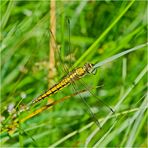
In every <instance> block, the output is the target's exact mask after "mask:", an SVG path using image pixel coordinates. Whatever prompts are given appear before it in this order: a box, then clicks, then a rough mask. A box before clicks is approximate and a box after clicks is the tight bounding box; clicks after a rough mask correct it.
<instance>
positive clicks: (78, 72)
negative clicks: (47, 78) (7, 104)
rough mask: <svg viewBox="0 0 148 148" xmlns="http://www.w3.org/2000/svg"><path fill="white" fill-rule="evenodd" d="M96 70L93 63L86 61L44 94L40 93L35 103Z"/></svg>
mask: <svg viewBox="0 0 148 148" xmlns="http://www.w3.org/2000/svg"><path fill="white" fill-rule="evenodd" d="M93 70H94V68H93V64H90V63H86V64H85V65H84V66H83V67H80V68H76V69H74V70H73V71H71V72H70V73H68V75H67V76H66V77H64V78H63V79H62V80H61V81H60V82H59V83H57V84H55V85H54V86H52V87H51V88H50V89H49V90H48V91H46V92H45V93H44V94H42V95H40V96H39V97H37V98H36V99H34V100H33V102H32V103H33V104H34V103H37V102H39V101H40V100H43V99H44V98H46V97H48V96H51V95H53V94H55V93H57V92H58V91H59V90H61V89H63V88H64V87H66V86H68V85H69V84H71V83H73V82H74V81H76V80H78V79H80V78H82V77H83V76H84V75H86V74H88V73H92V72H93Z"/></svg>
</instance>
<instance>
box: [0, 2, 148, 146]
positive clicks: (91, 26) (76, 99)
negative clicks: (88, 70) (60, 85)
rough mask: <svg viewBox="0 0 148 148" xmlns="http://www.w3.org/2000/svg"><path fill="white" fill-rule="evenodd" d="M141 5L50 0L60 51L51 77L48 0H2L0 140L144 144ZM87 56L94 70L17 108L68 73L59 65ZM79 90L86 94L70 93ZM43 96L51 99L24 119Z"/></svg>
mask: <svg viewBox="0 0 148 148" xmlns="http://www.w3.org/2000/svg"><path fill="white" fill-rule="evenodd" d="M146 11H147V10H146V1H136V0H132V1H118V2H115V1H109V0H106V1H88V0H86V1H71V2H67V1H56V8H55V12H56V18H55V19H56V34H54V35H55V39H56V42H57V46H58V48H59V51H60V52H56V53H55V54H58V55H55V59H54V60H55V67H54V68H55V69H54V77H52V78H51V77H50V75H51V73H52V71H51V69H50V66H49V65H50V63H49V61H51V59H50V58H49V53H50V49H49V42H50V39H51V38H52V36H50V32H49V28H50V25H51V24H50V13H49V12H50V1H48V0H38V1H31V0H28V1H14V0H12V1H4V0H2V1H1V14H2V15H1V23H0V25H1V36H0V37H1V38H0V39H1V49H0V52H1V118H0V119H1V123H2V124H1V130H2V132H1V146H2V147H117V146H120V147H147V142H146V139H147V131H146V130H147V125H146V120H147V112H146V109H147V102H148V100H147V99H148V98H147V94H146V93H147V77H146V74H147V69H148V68H147V51H146V49H147V44H146V42H147V36H146V34H147V18H146V16H147V13H146ZM67 18H69V20H70V24H68V23H67ZM69 31H70V39H69ZM69 41H70V44H69ZM69 47H70V48H69ZM133 48H134V49H136V50H134V51H132V52H130V53H128V54H125V55H124V56H123V55H122V53H125V51H130V50H131V49H133ZM137 49H138V50H137ZM56 51H57V50H56ZM119 54H120V56H118V58H117V55H119ZM114 55H116V56H114ZM112 56H114V60H113V58H110V57H112ZM61 60H63V61H61ZM104 61H105V62H104ZM86 62H90V63H93V64H96V65H97V64H98V65H99V64H100V65H99V66H98V67H97V66H96V67H97V72H96V74H95V75H93V74H92V75H88V76H86V77H84V78H83V80H82V81H81V82H76V85H75V88H74V89H73V87H72V86H68V87H66V88H64V90H62V91H60V92H58V93H57V94H55V95H53V96H51V97H49V98H48V99H45V100H44V101H42V102H40V103H39V104H38V105H36V106H33V107H31V109H30V110H27V111H24V112H22V113H19V111H20V110H21V106H22V105H27V104H28V103H29V102H30V101H31V100H33V98H35V97H37V96H39V95H40V94H42V93H43V92H45V91H46V90H47V89H48V87H49V85H50V86H51V85H52V84H54V83H56V82H58V81H59V80H60V79H61V78H62V77H63V76H64V75H65V74H66V73H67V71H66V72H63V71H64V69H67V67H68V70H71V69H72V68H74V67H80V66H83V65H84V64H85V63H86ZM63 63H64V64H65V66H63V65H62V64H63ZM62 69H63V70H62ZM83 84H86V85H85V86H84V85H83ZM86 88H87V89H89V90H91V93H89V92H88V91H85V92H83V93H81V94H79V95H75V96H74V95H72V94H74V93H75V92H79V91H81V90H84V89H86ZM92 94H93V95H92ZM80 95H81V97H80ZM65 96H69V97H68V99H65V100H64V99H63V100H61V98H63V97H65ZM81 98H85V100H86V101H87V103H88V105H89V107H90V109H91V110H92V111H93V112H94V114H95V117H96V118H97V119H98V121H99V123H100V127H101V128H100V127H98V126H97V125H96V124H95V122H94V120H93V118H92V116H91V115H90V114H89V111H88V107H87V106H85V104H84V103H83V101H82V100H81ZM47 100H48V101H50V102H53V101H57V103H56V105H53V106H52V107H49V108H48V109H45V111H41V113H40V114H37V115H36V116H33V117H32V118H31V117H30V115H31V113H32V112H34V111H36V110H37V111H40V108H41V107H43V106H46V102H47ZM59 100H61V101H59ZM102 102H104V103H102ZM105 104H106V105H105ZM109 107H110V108H111V109H112V110H113V111H114V112H112V111H111V110H110V109H109ZM15 111H16V112H15ZM17 113H18V114H17ZM13 114H14V115H13ZM26 117H28V118H26ZM14 121H17V123H16V125H15V122H14ZM8 127H9V128H12V129H13V130H14V131H13V130H11V132H10V131H9V132H8ZM16 127H17V128H16Z"/></svg>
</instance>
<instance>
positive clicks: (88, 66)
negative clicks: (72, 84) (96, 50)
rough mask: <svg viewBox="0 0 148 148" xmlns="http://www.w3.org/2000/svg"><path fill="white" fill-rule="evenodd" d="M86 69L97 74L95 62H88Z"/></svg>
mask: <svg viewBox="0 0 148 148" xmlns="http://www.w3.org/2000/svg"><path fill="white" fill-rule="evenodd" d="M84 69H85V71H86V72H87V73H90V74H95V73H96V69H95V68H94V64H91V63H86V64H85V65H84Z"/></svg>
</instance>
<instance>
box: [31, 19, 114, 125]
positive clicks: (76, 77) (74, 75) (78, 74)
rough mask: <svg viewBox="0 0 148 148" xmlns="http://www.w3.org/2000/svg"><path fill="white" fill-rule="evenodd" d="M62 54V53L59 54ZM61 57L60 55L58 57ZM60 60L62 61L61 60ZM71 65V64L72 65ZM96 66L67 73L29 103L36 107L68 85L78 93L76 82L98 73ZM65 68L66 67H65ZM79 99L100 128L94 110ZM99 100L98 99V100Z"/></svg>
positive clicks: (86, 64)
mask: <svg viewBox="0 0 148 148" xmlns="http://www.w3.org/2000/svg"><path fill="white" fill-rule="evenodd" d="M67 22H68V24H69V25H68V26H69V52H70V50H71V49H70V20H69V19H68V20H67ZM49 31H50V35H51V37H52V38H53V39H54V42H55V45H56V48H57V47H58V46H57V43H56V40H55V37H54V35H53V33H52V31H51V30H49ZM57 51H58V48H57ZM58 54H60V53H58ZM58 56H59V55H58ZM59 59H60V60H62V59H61V58H59ZM61 63H64V62H63V61H61ZM70 64H71V63H70ZM94 66H95V65H94V64H92V63H85V64H84V66H82V67H78V68H75V69H73V70H71V71H70V72H68V73H67V75H65V76H64V78H63V79H61V80H60V81H59V82H58V83H56V84H55V85H53V86H52V87H50V88H49V89H48V90H47V91H45V92H44V93H42V94H41V95H39V96H38V97H36V98H34V99H33V100H32V101H31V102H30V103H29V106H30V105H34V104H36V103H38V102H40V101H42V100H44V99H45V98H47V97H49V96H52V95H54V94H56V93H58V92H59V91H61V90H62V89H63V88H65V87H67V86H68V85H72V86H73V89H74V91H76V86H75V82H76V81H79V82H80V80H81V79H82V78H83V77H85V76H87V75H89V74H93V75H94V74H95V73H96V70H97V69H96V68H95V67H94ZM63 67H64V66H63ZM64 71H68V70H66V68H65V67H64ZM81 84H82V85H86V84H85V83H84V82H83V81H82V82H81ZM85 88H86V90H87V91H88V92H90V94H92V95H93V96H94V97H96V96H95V95H94V94H93V93H92V92H91V91H90V90H89V89H88V88H87V87H86V86H85ZM79 97H80V98H81V100H83V102H84V104H85V105H86V107H87V109H88V111H89V113H90V115H91V117H92V118H93V120H94V122H95V123H96V124H97V125H98V126H99V127H101V126H100V123H99V122H98V119H97V117H96V116H95V115H94V113H93V112H92V110H91V109H90V108H91V107H90V106H89V104H88V103H87V101H86V100H85V98H84V97H82V96H81V95H80V94H79ZM97 99H98V98H97ZM97 101H98V102H99V103H100V102H101V103H102V104H104V105H105V106H106V107H108V108H109V109H110V110H111V112H113V113H114V111H113V109H112V108H111V107H109V106H108V105H107V104H106V103H104V102H103V101H101V100H100V99H98V100H97Z"/></svg>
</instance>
